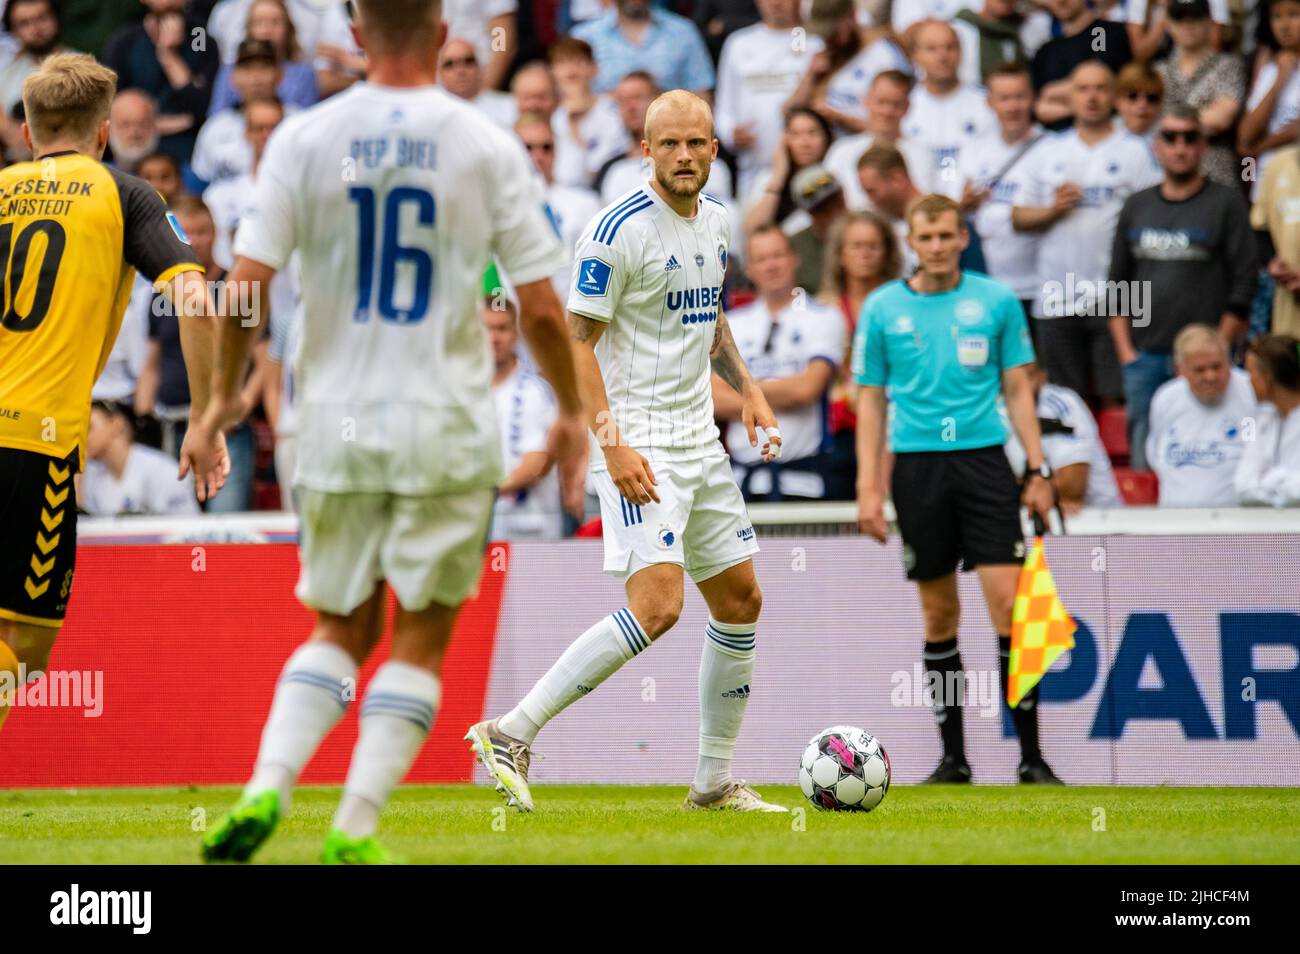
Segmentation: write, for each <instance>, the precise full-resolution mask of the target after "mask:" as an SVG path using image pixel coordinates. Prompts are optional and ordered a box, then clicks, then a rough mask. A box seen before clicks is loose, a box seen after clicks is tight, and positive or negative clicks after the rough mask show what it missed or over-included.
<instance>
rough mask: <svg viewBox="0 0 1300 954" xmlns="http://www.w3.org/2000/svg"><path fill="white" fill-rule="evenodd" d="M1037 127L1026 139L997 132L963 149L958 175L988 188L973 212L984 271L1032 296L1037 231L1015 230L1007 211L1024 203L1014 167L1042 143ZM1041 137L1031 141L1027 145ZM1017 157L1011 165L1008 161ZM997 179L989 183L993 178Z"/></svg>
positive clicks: (1035, 282)
mask: <svg viewBox="0 0 1300 954" xmlns="http://www.w3.org/2000/svg"><path fill="white" fill-rule="evenodd" d="M1043 135H1044V134H1043V132H1042V130H1039V129H1035V130H1033V131H1032V132H1031V133H1030V137H1031V138H1030V139H1026V140H1024V141H1022V142H1018V143H1015V144H1013V145H1008V144H1007V143H1006V141H1005V140H1004V139H1003V138H1002V133H1001V132H1000V131H994V132H993V133H992V134H991V135H988V136H985V137H983V138H982V139H977V140H976V141H975V142H973V143H971V144H970V145H969V146H968V147H967V148H966V149H965V150H963V152H962V157H961V177H962V181H963V182H969V183H970V184H971V186H972V187H973V188H976V189H989V188H990V187H991V191H990V193H989V197H988V198H987V199H985V200H984V203H983V204H982V205H981V206H980V207H979V208H978V209H977V210H976V211H975V216H974V222H975V231H976V232H978V233H979V237H980V247H981V248H982V249H983V250H984V262H985V264H986V265H988V272H989V274H990V275H991V276H992V277H994V278H996V279H997V280H998V281H1000V282H1002V284H1004V285H1007V286H1008V287H1009V288H1010V289H1011V290H1012V291H1013V292H1015V293H1016V297H1017V298H1024V299H1034V298H1037V297H1038V295H1039V292H1040V290H1041V289H1040V287H1039V285H1040V283H1039V280H1038V233H1036V232H1017V231H1016V230H1015V229H1014V228H1012V227H1011V209H1012V208H1013V207H1014V206H1016V205H1024V202H1023V201H1019V199H1020V190H1021V189H1022V188H1023V187H1024V180H1023V179H1019V178H1016V177H1015V176H1014V175H1012V174H1011V173H1013V172H1014V171H1015V167H1016V166H1019V165H1020V164H1021V163H1025V162H1028V161H1029V157H1030V155H1031V154H1032V152H1033V150H1035V149H1037V148H1039V147H1040V146H1042V145H1043V142H1042V139H1041V137H1042V136H1043ZM1033 137H1040V138H1038V139H1037V141H1034V142H1033V145H1031V146H1029V148H1028V151H1026V148H1025V147H1026V146H1027V145H1028V144H1029V143H1030V142H1031V141H1033ZM1016 156H1019V159H1017V160H1016V163H1015V165H1014V166H1012V167H1011V168H1010V169H1008V168H1007V164H1008V163H1009V162H1011V160H1012V159H1013V158H1015V157H1016ZM995 177H998V178H997V181H996V182H994V181H993V180H994V178H995Z"/></svg>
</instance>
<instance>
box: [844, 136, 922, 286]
mask: <svg viewBox="0 0 1300 954" xmlns="http://www.w3.org/2000/svg"><path fill="white" fill-rule="evenodd" d="M857 174H858V182H859V183H861V185H862V190H863V191H864V192H865V193H866V195H867V200H868V201H869V202H870V203H871V208H872V209H873V210H874V211H875V212H876V213H878V214H879V215H880V216H881V217H882V218H883V219H884V220H885V221H886V222H888V223H889V225H890V226H891V227H892V228H893V230H894V235H895V237H896V238H897V239H898V247H899V249H900V250H901V251H902V253H903V276H904V277H906V276H908V275H910V274H911V273H912V272H913V271H914V270H915V269H916V267H917V265H919V264H920V262H921V260H920V259H919V258H918V257H917V254H916V250H915V249H913V248H912V246H911V244H910V243H909V242H908V241H907V233H908V227H907V207H908V206H909V205H911V204H912V203H913V202H915V201H916V200H917V199H919V198H921V196H922V195H923V194H924V193H922V192H921V190H920V189H918V188H917V187H916V182H915V180H913V178H912V174H911V172H910V170H909V168H908V165H907V157H906V156H904V155H903V153H902V152H901V151H899V150H898V149H897V148H896V147H894V146H889V145H885V144H883V143H882V144H880V145H876V146H872V147H871V148H870V149H868V150H867V151H866V152H864V153H863V154H862V158H860V159H859V160H858V168H857Z"/></svg>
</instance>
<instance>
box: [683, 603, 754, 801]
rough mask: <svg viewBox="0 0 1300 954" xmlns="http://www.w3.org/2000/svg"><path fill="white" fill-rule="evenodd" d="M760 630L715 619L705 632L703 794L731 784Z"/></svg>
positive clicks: (698, 773) (699, 772) (698, 778)
mask: <svg viewBox="0 0 1300 954" xmlns="http://www.w3.org/2000/svg"><path fill="white" fill-rule="evenodd" d="M757 632H758V624H757V623H719V622H718V621H717V620H716V619H713V618H712V617H710V618H709V625H708V627H707V628H706V629H705V639H704V653H703V655H702V656H701V657H700V761H699V764H698V766H697V767H696V769H695V783H694V785H695V790H696V791H697V792H699V793H701V794H708V793H710V792H716V791H718V790H719V789H721V788H722V787H723V786H724V785H726V784H727V783H728V782H730V781H731V758H732V755H733V754H734V752H735V750H736V736H738V735H740V723H741V721H742V720H743V719H744V718H745V704H746V703H747V702H749V683H750V680H751V679H752V678H753V675H754V640H755V634H756V633H757Z"/></svg>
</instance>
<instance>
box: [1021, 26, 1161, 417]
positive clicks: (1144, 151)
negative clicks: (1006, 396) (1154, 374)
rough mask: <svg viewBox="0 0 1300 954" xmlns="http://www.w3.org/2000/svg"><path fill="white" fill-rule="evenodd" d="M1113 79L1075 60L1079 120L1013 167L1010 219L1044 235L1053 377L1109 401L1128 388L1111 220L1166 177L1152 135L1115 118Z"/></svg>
mask: <svg viewBox="0 0 1300 954" xmlns="http://www.w3.org/2000/svg"><path fill="white" fill-rule="evenodd" d="M1120 35H1121V36H1122V35H1123V34H1122V32H1121V34H1120ZM1114 81H1115V78H1114V76H1113V75H1112V74H1111V71H1110V70H1109V69H1107V68H1106V66H1105V64H1103V63H1098V62H1086V63H1083V64H1081V65H1080V66H1078V67H1076V68H1075V70H1074V73H1073V74H1072V75H1071V77H1070V84H1071V92H1070V103H1071V112H1072V113H1073V115H1074V126H1073V128H1071V129H1069V130H1067V131H1066V132H1063V133H1060V134H1058V135H1055V136H1052V137H1050V138H1049V139H1046V140H1045V141H1043V142H1042V143H1040V144H1039V145H1037V146H1035V147H1034V148H1033V149H1032V150H1031V151H1030V153H1029V155H1028V157H1027V158H1026V161H1025V162H1022V163H1019V164H1018V165H1017V167H1016V168H1015V169H1014V170H1013V171H1012V172H1011V175H1012V176H1013V177H1014V178H1015V179H1017V180H1019V182H1020V185H1019V188H1018V191H1017V196H1018V198H1017V204H1016V205H1015V206H1014V207H1013V208H1012V211H1011V221H1012V224H1013V225H1014V227H1015V228H1016V230H1017V231H1020V232H1032V233H1038V234H1039V235H1040V240H1039V245H1038V275H1039V279H1040V286H1039V287H1040V289H1041V297H1040V300H1039V302H1038V303H1037V305H1036V307H1035V311H1034V314H1035V315H1036V318H1035V321H1036V322H1037V328H1036V331H1037V335H1036V340H1037V343H1038V347H1037V350H1038V357H1039V359H1040V360H1041V362H1042V364H1043V370H1045V371H1046V372H1047V377H1048V379H1049V380H1051V381H1052V383H1054V384H1060V385H1062V386H1063V387H1067V388H1069V389H1070V390H1071V391H1074V392H1075V393H1077V394H1080V395H1082V396H1083V397H1084V398H1085V399H1086V400H1089V401H1093V400H1097V399H1100V400H1102V401H1103V402H1106V403H1109V404H1118V403H1119V402H1120V401H1121V400H1122V398H1123V395H1124V385H1123V381H1122V379H1121V378H1120V371H1119V363H1118V361H1117V360H1116V358H1115V345H1114V343H1113V342H1112V340H1111V336H1110V329H1109V323H1108V321H1107V319H1106V307H1107V302H1108V298H1109V296H1108V295H1107V294H1106V284H1105V283H1106V277H1107V272H1108V270H1109V268H1110V256H1111V248H1112V245H1113V238H1114V235H1115V223H1116V222H1117V221H1118V219H1119V212H1120V209H1121V207H1122V206H1123V204H1124V200H1125V199H1127V198H1128V197H1129V196H1130V195H1132V194H1133V193H1134V192H1137V191H1139V190H1141V189H1145V188H1147V187H1148V186H1152V185H1155V184H1156V183H1157V182H1159V181H1160V179H1161V173H1160V168H1159V166H1157V165H1156V161H1155V157H1154V156H1152V154H1151V150H1150V148H1149V147H1148V146H1147V144H1146V143H1145V142H1143V141H1142V140H1141V139H1138V138H1137V137H1136V136H1133V135H1132V134H1130V133H1128V132H1126V131H1124V129H1123V128H1122V127H1120V126H1119V125H1118V124H1115V123H1113V122H1112V119H1111V107H1112V105H1113V103H1114V95H1115V86H1114ZM1067 318H1068V319H1069V320H1063V319H1067Z"/></svg>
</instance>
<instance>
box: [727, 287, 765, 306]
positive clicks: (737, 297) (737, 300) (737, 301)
mask: <svg viewBox="0 0 1300 954" xmlns="http://www.w3.org/2000/svg"><path fill="white" fill-rule="evenodd" d="M757 297H758V296H757V295H755V294H754V293H753V292H752V291H750V290H749V289H747V288H742V289H739V290H737V291H733V292H732V293H731V304H730V305H728V306H727V310H728V311H734V310H735V309H737V308H743V307H744V306H745V305H748V304H749V303H750V302H752V301H753V300H754V299H755V298H757Z"/></svg>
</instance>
